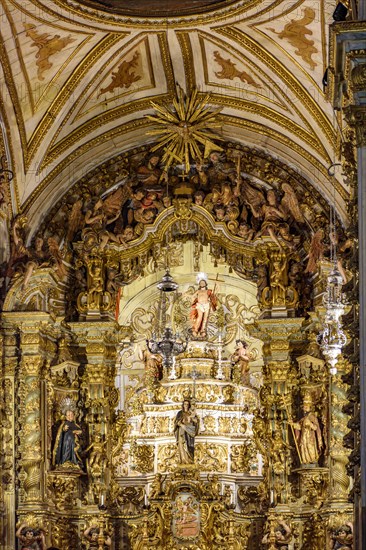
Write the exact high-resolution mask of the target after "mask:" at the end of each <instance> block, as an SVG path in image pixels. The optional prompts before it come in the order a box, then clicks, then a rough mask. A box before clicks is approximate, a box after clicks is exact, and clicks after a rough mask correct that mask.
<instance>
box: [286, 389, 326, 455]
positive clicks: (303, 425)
mask: <svg viewBox="0 0 366 550" xmlns="http://www.w3.org/2000/svg"><path fill="white" fill-rule="evenodd" d="M303 410H304V416H303V417H302V418H301V419H300V420H299V421H298V422H290V424H292V426H293V427H294V429H295V436H296V440H297V446H298V450H299V454H300V461H301V463H302V464H317V463H318V460H319V457H320V454H321V452H322V449H323V446H324V445H323V437H322V432H321V429H320V425H319V420H318V418H317V416H316V414H315V413H314V412H313V411H312V399H311V397H309V396H305V398H304V403H303Z"/></svg>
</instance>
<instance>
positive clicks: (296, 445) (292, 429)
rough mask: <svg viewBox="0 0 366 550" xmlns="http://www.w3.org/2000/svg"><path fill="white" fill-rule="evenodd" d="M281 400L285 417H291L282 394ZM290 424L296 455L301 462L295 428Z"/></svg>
mask: <svg viewBox="0 0 366 550" xmlns="http://www.w3.org/2000/svg"><path fill="white" fill-rule="evenodd" d="M282 401H283V404H284V407H285V409H286V414H287V418H291V417H290V413H289V410H288V408H287V405H286V401H285V398H284V397H283V396H282ZM287 424H289V422H288V421H287ZM290 426H291V431H292V436H293V438H294V441H295V447H296V451H297V454H298V456H299V459H300V463H301V464H302V460H301V454H300V449H299V446H298V444H297V438H296V434H295V430H294V427H293V425H292V424H290Z"/></svg>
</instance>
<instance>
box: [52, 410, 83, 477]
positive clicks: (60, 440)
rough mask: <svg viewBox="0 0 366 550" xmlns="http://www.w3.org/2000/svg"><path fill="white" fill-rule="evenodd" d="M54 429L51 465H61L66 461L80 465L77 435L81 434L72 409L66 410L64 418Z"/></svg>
mask: <svg viewBox="0 0 366 550" xmlns="http://www.w3.org/2000/svg"><path fill="white" fill-rule="evenodd" d="M56 430H57V432H56V438H55V444H54V448H53V456H52V463H53V465H54V466H61V465H63V464H65V463H67V462H68V463H71V464H74V465H75V466H79V467H80V466H81V464H82V460H81V458H80V455H79V449H80V443H79V436H80V435H81V434H82V430H81V427H80V426H79V425H78V424H76V422H75V413H74V411H73V410H67V411H66V413H65V420H63V421H62V422H61V423H60V424H59V426H56Z"/></svg>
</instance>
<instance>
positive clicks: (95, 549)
mask: <svg viewBox="0 0 366 550" xmlns="http://www.w3.org/2000/svg"><path fill="white" fill-rule="evenodd" d="M84 537H85V538H86V540H87V541H88V543H89V547H88V548H89V550H99V549H100V548H104V547H108V548H109V547H110V546H112V540H111V537H110V536H109V535H108V534H104V533H103V531H102V532H101V531H100V529H99V527H98V526H97V525H91V526H90V527H88V529H85V531H84Z"/></svg>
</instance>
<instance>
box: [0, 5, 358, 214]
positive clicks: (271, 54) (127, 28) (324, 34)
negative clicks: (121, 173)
mask: <svg viewBox="0 0 366 550" xmlns="http://www.w3.org/2000/svg"><path fill="white" fill-rule="evenodd" d="M1 4H2V19H1V30H0V40H1V61H2V63H1V80H2V85H1V105H0V108H1V114H2V119H3V125H2V126H3V128H2V129H3V137H4V139H5V147H6V148H7V149H8V152H9V156H10V162H11V167H12V169H13V171H14V173H15V177H14V180H13V182H12V195H13V197H12V199H13V210H14V212H16V211H19V210H20V209H22V210H23V211H26V212H27V213H28V216H29V218H30V220H31V221H32V223H34V224H37V223H38V222H39V220H40V219H42V218H44V216H45V213H46V211H47V210H48V208H49V207H50V206H51V205H52V204H53V203H54V202H55V200H58V199H59V198H60V197H61V196H62V195H63V194H64V193H65V191H66V190H67V189H68V188H69V187H70V186H71V185H73V183H75V182H76V181H77V180H79V179H80V178H81V177H82V176H84V175H85V174H87V173H88V172H89V171H90V170H92V169H93V168H95V167H96V166H97V165H99V164H101V163H102V162H104V161H105V160H107V159H108V158H110V157H113V156H115V155H116V154H117V153H118V152H119V151H126V150H128V149H131V148H134V147H136V146H138V145H141V144H147V143H149V142H152V141H153V137H152V136H151V135H149V130H151V129H152V123H151V122H150V121H149V120H148V119H147V118H146V116H145V115H146V114H152V113H153V107H152V106H151V103H150V102H151V101H154V102H155V103H158V104H159V103H160V104H170V103H171V101H172V99H173V98H174V96H175V94H176V90H177V87H180V88H182V89H183V90H184V91H185V92H186V93H187V94H189V93H190V92H191V91H192V90H193V89H194V88H197V89H198V90H199V92H200V93H207V92H208V93H210V105H212V107H218V106H222V111H221V113H220V115H219V120H220V123H221V124H222V126H221V128H219V130H218V132H219V133H220V134H221V136H222V137H224V138H227V139H230V140H237V141H239V142H241V143H244V144H247V145H249V146H250V147H257V148H260V149H266V150H268V151H270V152H271V153H272V155H274V156H275V157H278V158H279V159H281V161H284V162H286V163H287V164H289V165H290V166H291V167H292V168H295V169H296V170H298V171H299V173H300V174H301V175H302V176H304V177H305V178H306V179H308V180H309V181H310V182H311V183H312V184H313V185H314V186H315V187H316V188H317V189H318V190H320V192H321V193H322V194H323V195H324V196H325V197H326V198H327V199H328V200H331V199H332V197H333V193H334V191H333V190H332V187H333V183H334V182H332V181H331V180H330V178H329V175H328V172H327V168H328V166H329V165H330V164H331V163H332V162H333V161H334V148H335V145H336V132H335V124H336V120H335V118H334V114H333V110H332V108H331V105H330V104H329V102H328V101H327V99H326V97H325V95H324V92H323V86H322V78H323V74H324V71H325V69H326V67H327V58H328V52H327V40H328V25H329V23H331V22H332V17H331V14H332V12H333V10H334V5H335V2H328V1H327V2H326V1H325V0H319V1H318V2H314V1H313V0H272V1H270V0H262V1H261V0H242V1H239V2H235V1H234V2H227V1H226V2H223V1H218V2H215V1H213V0H203V1H201V2H199V1H196V2H194V1H193V2H189V3H188V2H186V1H183V0H180V1H176V2H174V1H173V0H172V2H170V3H169V5H170V7H171V10H170V11H169V12H168V8H167V7H166V6H168V3H161V2H160V3H157V2H156V1H153V0H150V1H146V2H143V1H141V0H140V1H135V2H119V3H118V4H119V9H118V11H119V13H118V14H117V13H116V12H115V10H114V9H113V2H106V1H105V2H104V1H102V0H100V1H96V0H90V1H89V0H85V1H84V2H83V3H81V2H76V1H75V0H55V1H53V2H50V1H49V0H21V1H20V0H2V2H1ZM103 4H106V6H103ZM159 4H160V6H161V11H162V12H164V14H165V13H166V15H165V16H162V15H160V13H159V15H158V16H156V15H155V14H156V13H158V12H156V9H159ZM163 4H164V5H163ZM165 4H166V6H165ZM124 6H126V10H125V12H124V15H123V14H122V13H123V9H124ZM127 6H130V7H129V8H127ZM98 7H100V8H101V9H100V10H98ZM189 7H191V9H192V10H193V9H194V8H195V13H196V14H197V15H192V14H189V15H187V13H188V11H187V10H188V9H189ZM165 9H166V11H164V10H165ZM154 10H155V11H154ZM142 14H146V15H145V16H143V15H142ZM179 14H184V15H179ZM154 15H155V17H154ZM337 178H338V181H336V186H335V187H336V192H335V199H336V202H337V207H338V211H339V212H340V214H341V215H342V216H343V217H344V216H345V201H346V200H347V196H348V190H347V187H346V185H345V184H344V182H342V178H341V176H337Z"/></svg>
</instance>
